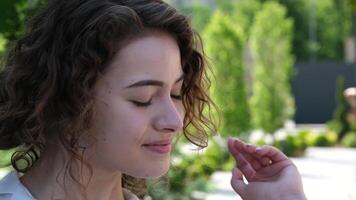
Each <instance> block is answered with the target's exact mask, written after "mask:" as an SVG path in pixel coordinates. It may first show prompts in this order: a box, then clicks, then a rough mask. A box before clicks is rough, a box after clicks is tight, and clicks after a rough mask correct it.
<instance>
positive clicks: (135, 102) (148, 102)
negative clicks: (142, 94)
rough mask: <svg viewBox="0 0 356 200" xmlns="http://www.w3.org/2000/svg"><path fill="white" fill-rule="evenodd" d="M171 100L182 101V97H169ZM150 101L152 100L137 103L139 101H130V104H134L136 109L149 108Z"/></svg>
mask: <svg viewBox="0 0 356 200" xmlns="http://www.w3.org/2000/svg"><path fill="white" fill-rule="evenodd" d="M171 97H172V98H174V99H176V100H179V101H181V100H182V96H181V95H171ZM151 101H152V99H150V100H149V101H147V102H139V101H134V100H131V102H132V103H134V104H135V105H136V106H138V107H146V106H149V105H151Z"/></svg>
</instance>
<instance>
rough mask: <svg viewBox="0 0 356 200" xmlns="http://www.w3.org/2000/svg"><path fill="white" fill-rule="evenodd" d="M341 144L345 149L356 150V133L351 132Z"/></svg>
mask: <svg viewBox="0 0 356 200" xmlns="http://www.w3.org/2000/svg"><path fill="white" fill-rule="evenodd" d="M341 144H342V145H343V146H345V147H352V148H356V132H349V133H347V134H346V136H345V137H344V138H343V139H342V141H341Z"/></svg>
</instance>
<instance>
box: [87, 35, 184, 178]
mask: <svg viewBox="0 0 356 200" xmlns="http://www.w3.org/2000/svg"><path fill="white" fill-rule="evenodd" d="M182 75H183V72H182V67H181V60H180V52H179V47H178V45H177V43H176V41H175V40H174V39H173V37H171V36H170V35H168V34H164V33H152V34H149V35H147V36H144V37H142V38H139V39H136V40H134V41H132V42H130V43H129V44H128V45H126V46H125V47H124V48H122V49H121V50H120V51H119V52H118V53H117V54H116V55H115V57H114V58H113V60H112V62H111V63H110V65H109V66H108V69H107V71H106V72H105V74H104V75H103V76H102V77H101V78H99V80H98V82H97V84H96V86H95V110H96V114H95V117H94V122H93V123H94V131H95V133H96V135H97V139H98V141H97V146H96V149H95V152H96V153H95V155H94V156H93V158H92V159H93V160H92V161H93V165H94V166H96V167H99V168H101V169H104V170H109V171H119V172H122V173H125V174H128V175H131V176H135V177H157V176H160V175H163V174H164V173H165V172H167V170H168V168H169V163H170V152H171V147H172V139H173V137H174V136H175V135H176V134H177V133H178V132H179V131H181V130H182V127H183V116H184V109H183V105H182V102H181V100H180V93H181V87H182V82H183V76H182Z"/></svg>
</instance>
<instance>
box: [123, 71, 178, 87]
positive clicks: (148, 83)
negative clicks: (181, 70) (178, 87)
mask: <svg viewBox="0 0 356 200" xmlns="http://www.w3.org/2000/svg"><path fill="white" fill-rule="evenodd" d="M183 79H184V74H182V75H181V76H180V77H179V78H178V79H177V80H176V81H175V83H178V82H179V81H182V80H183ZM163 84H164V83H163V82H162V81H158V80H142V81H138V82H136V83H133V84H131V85H129V86H126V87H125V88H133V87H142V86H159V87H162V86H163Z"/></svg>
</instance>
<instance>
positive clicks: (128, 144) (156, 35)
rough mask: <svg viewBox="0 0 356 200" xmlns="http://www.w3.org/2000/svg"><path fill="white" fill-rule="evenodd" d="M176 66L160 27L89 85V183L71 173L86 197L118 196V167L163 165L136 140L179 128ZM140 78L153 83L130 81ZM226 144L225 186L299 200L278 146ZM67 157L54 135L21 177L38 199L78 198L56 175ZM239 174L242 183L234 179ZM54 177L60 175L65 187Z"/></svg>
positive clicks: (114, 199) (163, 168) (147, 170)
mask: <svg viewBox="0 0 356 200" xmlns="http://www.w3.org/2000/svg"><path fill="white" fill-rule="evenodd" d="M182 73H183V72H182V69H181V61H180V53H179V48H178V45H177V43H176V41H175V40H174V39H173V38H172V37H171V36H170V35H168V34H165V33H161V32H152V33H150V34H147V35H146V36H144V37H141V38H138V39H135V40H134V41H131V42H130V43H129V44H127V45H126V46H125V47H123V48H122V49H121V50H120V51H119V52H118V53H117V54H116V55H115V57H114V58H113V60H112V61H111V63H110V65H109V66H108V69H107V71H106V72H105V73H104V74H103V75H102V76H101V77H100V78H99V80H98V82H97V83H96V86H95V88H94V93H95V110H96V114H95V117H94V118H95V119H94V121H93V123H94V124H93V130H91V131H93V133H94V135H95V136H96V140H95V143H94V145H92V143H91V142H90V141H89V139H87V138H81V140H80V143H81V146H84V147H86V148H85V150H83V152H82V153H83V155H84V158H85V159H86V160H87V161H88V163H89V164H90V165H91V166H92V168H93V174H92V175H93V176H92V177H91V179H90V182H89V173H88V172H87V171H85V170H84V171H81V168H80V167H78V168H74V172H75V174H76V175H79V174H82V176H81V181H82V182H83V183H88V184H87V190H86V194H87V198H88V199H89V200H92V199H93V200H94V199H95V200H96V199H101V200H108V199H109V200H123V199H124V197H123V191H122V183H121V177H122V174H123V173H125V174H128V175H131V176H135V177H141V178H147V177H158V176H161V175H163V174H165V173H166V172H167V170H168V168H169V163H170V153H157V152H153V151H151V150H149V149H147V148H146V147H145V145H144V144H147V143H152V142H155V141H161V140H168V141H172V140H173V138H174V137H175V136H176V135H177V134H178V133H179V132H180V131H181V130H182V127H183V116H184V109H183V105H182V102H181V100H180V98H179V95H180V92H181V86H182V79H181V77H182V76H181V75H182ZM143 80H155V81H156V82H155V83H156V84H154V85H152V84H151V85H147V84H143V85H142V84H140V85H141V86H139V87H134V86H132V85H137V82H140V81H143ZM157 81H159V82H160V84H158V85H157ZM141 83H142V82H141ZM146 83H147V82H146ZM151 83H152V82H151ZM145 102H146V103H145ZM147 102H149V103H147ZM228 146H229V150H230V152H231V154H232V155H233V156H234V157H235V159H236V161H237V163H238V164H237V168H235V169H234V171H233V176H232V179H231V185H232V187H233V188H234V190H235V191H236V192H237V193H238V194H240V195H241V196H242V198H243V199H244V200H279V199H280V200H282V199H283V200H302V199H305V197H304V194H303V190H302V184H301V179H300V175H299V173H298V171H297V169H296V167H295V166H294V165H293V163H292V162H291V161H290V160H289V159H288V158H287V157H285V156H284V155H283V154H282V153H281V152H280V151H278V150H277V149H274V148H272V147H262V148H261V149H259V150H258V148H257V147H256V146H253V145H247V144H245V143H243V142H241V141H238V140H231V139H230V140H229V142H228ZM128 155H129V156H128ZM67 160H68V154H67V153H66V151H65V149H64V148H63V147H62V146H61V145H60V143H59V142H58V141H56V140H54V141H53V143H51V144H48V145H47V149H46V150H45V151H44V152H43V154H41V158H40V159H39V160H38V161H37V162H36V163H35V165H34V166H33V167H32V168H31V169H30V170H29V171H28V172H27V173H26V174H25V175H24V176H22V177H21V182H22V183H23V184H24V185H25V186H26V187H27V188H28V190H29V191H30V192H31V193H32V195H33V196H34V197H36V198H37V199H38V200H45V199H52V197H53V199H82V198H81V194H80V191H81V190H80V188H79V187H78V185H77V184H76V183H74V182H73V181H72V180H71V179H70V178H69V177H66V179H64V176H65V175H64V172H63V170H62V167H63V163H65V162H66V161H67ZM270 162H272V163H270ZM243 175H244V176H245V177H246V178H247V180H248V181H249V184H245V183H244V182H243V181H242V177H243ZM57 180H59V181H62V180H65V185H66V187H65V190H64V189H63V188H62V186H61V185H59V184H58V181H57ZM65 191H66V192H65Z"/></svg>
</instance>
